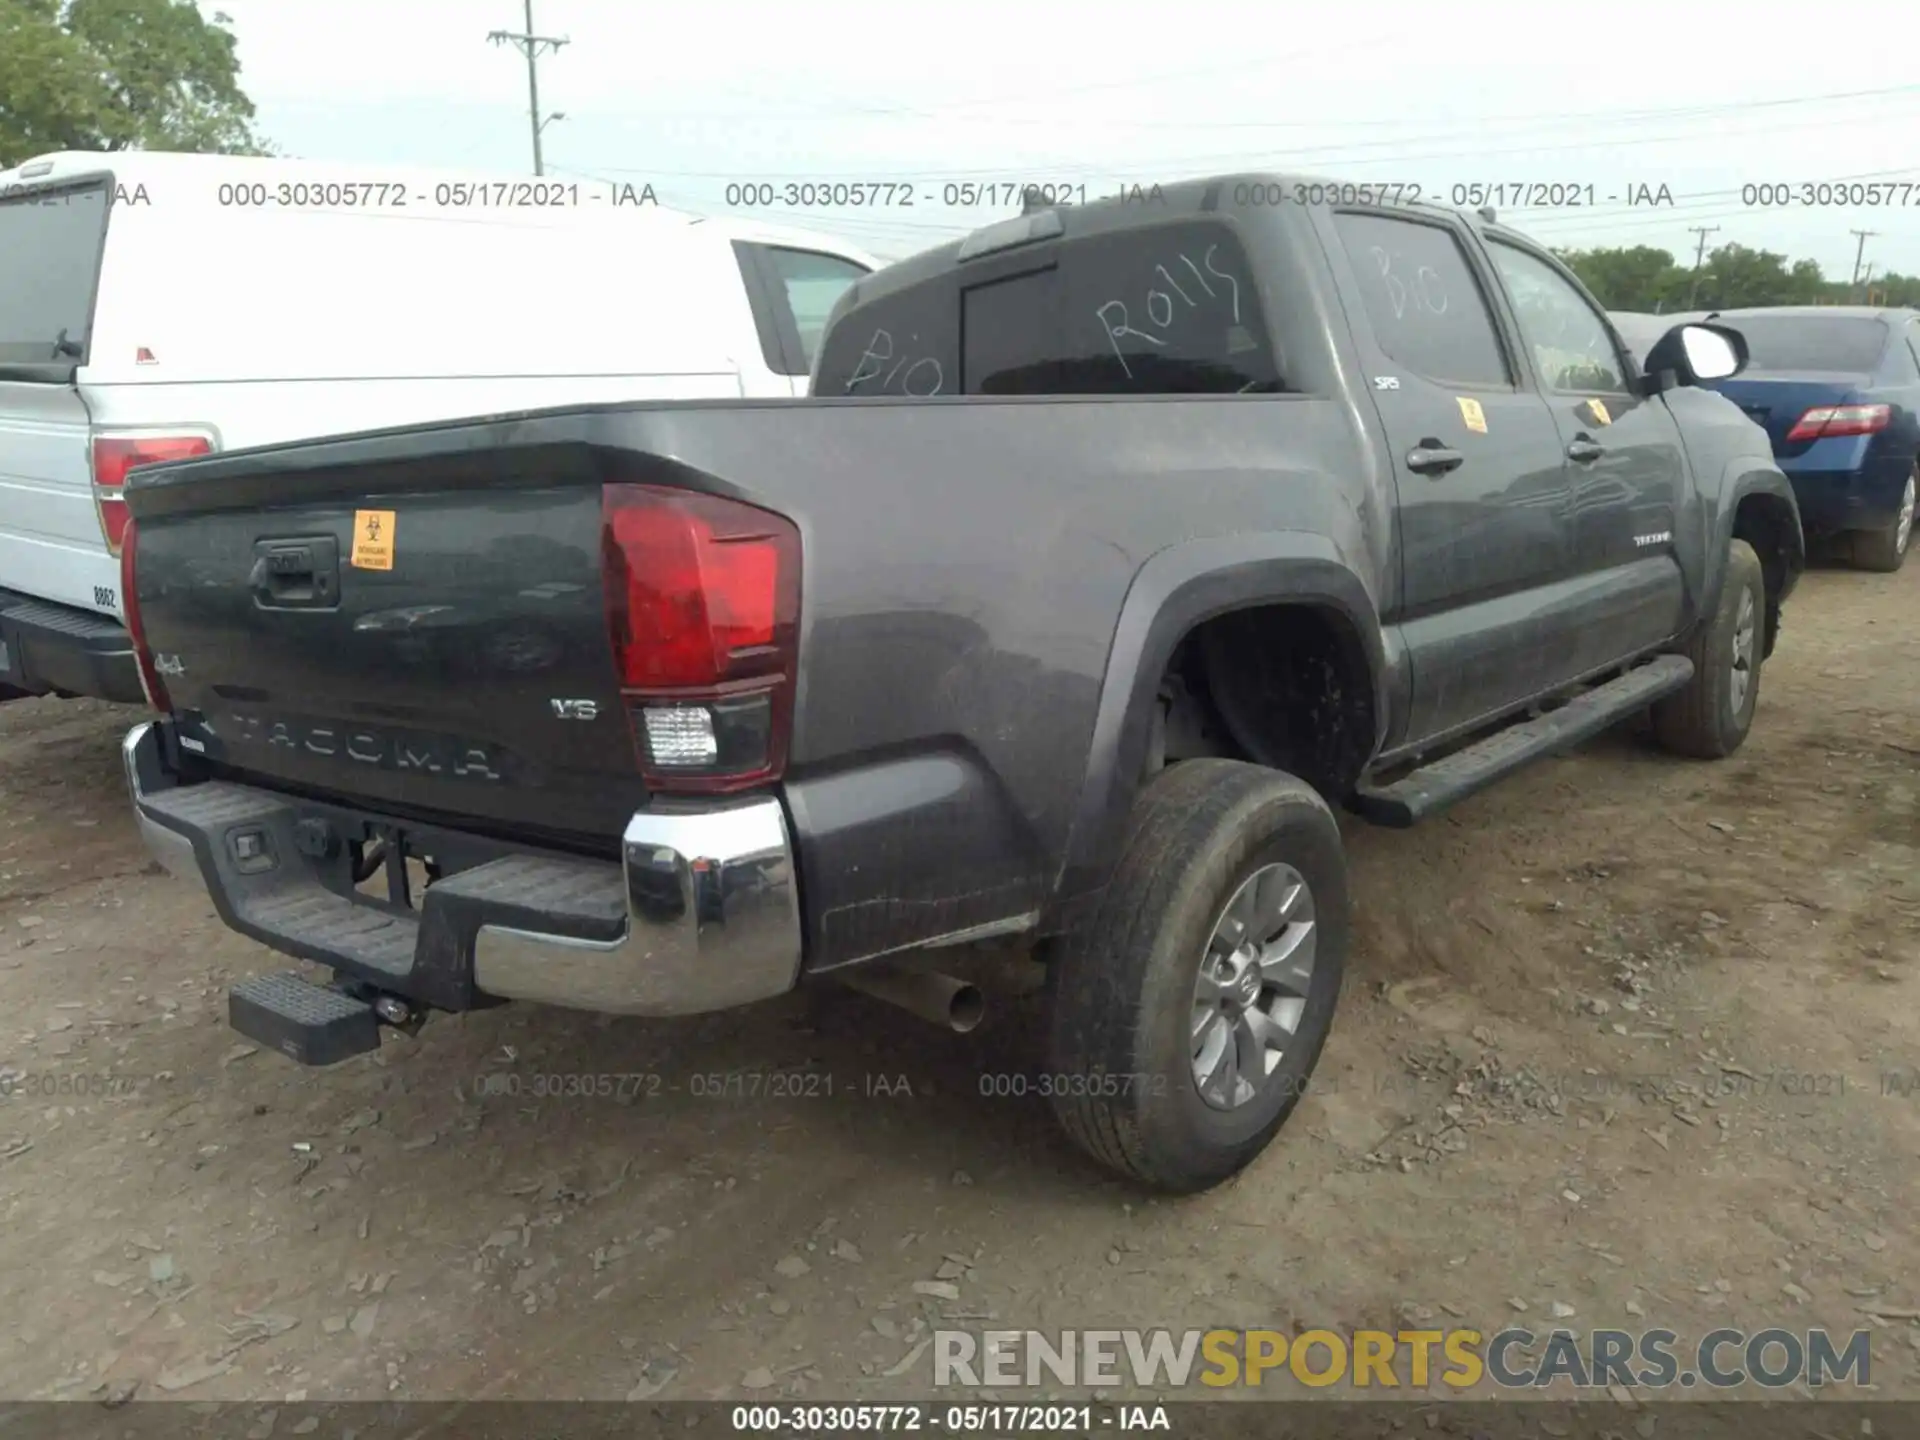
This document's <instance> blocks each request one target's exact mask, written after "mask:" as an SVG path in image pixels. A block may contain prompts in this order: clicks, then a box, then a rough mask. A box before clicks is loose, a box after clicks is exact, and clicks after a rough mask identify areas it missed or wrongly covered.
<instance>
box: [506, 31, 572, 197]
mask: <svg viewBox="0 0 1920 1440" xmlns="http://www.w3.org/2000/svg"><path fill="white" fill-rule="evenodd" d="M525 4H526V16H527V28H526V29H525V30H524V31H518V32H516V31H513V30H495V31H492V32H490V33H489V34H488V36H487V40H488V41H489V42H490V43H491V44H494V45H511V46H513V48H514V49H516V50H518V51H519V52H520V53H521V54H522V55H524V56H526V57H527V119H528V121H529V122H530V123H531V124H532V126H533V173H534V174H536V175H544V174H546V169H545V167H544V166H543V165H542V163H541V160H540V132H541V131H542V130H544V129H546V128H547V125H548V123H549V122H550V121H553V120H559V119H562V118H563V117H562V116H559V115H544V116H543V115H542V114H541V113H540V56H541V55H542V53H551V52H553V51H556V50H558V49H559V48H560V47H561V46H562V45H566V44H568V43H570V42H569V41H568V39H567V37H566V36H564V35H537V34H535V33H534V29H533V0H525Z"/></svg>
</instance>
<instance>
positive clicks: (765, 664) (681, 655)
mask: <svg viewBox="0 0 1920 1440" xmlns="http://www.w3.org/2000/svg"><path fill="white" fill-rule="evenodd" d="M602 519H603V528H602V535H601V541H602V551H603V559H602V567H603V579H604V582H605V585H606V601H607V626H608V630H609V633H610V634H611V636H612V639H613V654H614V661H615V663H616V665H617V666H618V669H619V674H620V689H621V693H622V694H623V695H624V696H625V697H626V702H627V713H628V716H629V718H630V719H631V721H632V723H633V727H634V742H635V745H636V747H637V749H638V751H639V756H640V768H641V772H642V774H643V775H644V776H645V778H646V780H647V783H648V784H649V785H651V786H653V787H655V788H658V789H664V790H682V791H706V792H712V791H725V790H739V789H744V788H745V787H747V786H750V785H758V784H763V783H764V782H766V781H768V780H774V779H778V778H779V776H780V774H781V772H782V771H783V770H784V769H785V767H786V760H787V737H788V731H789V729H790V728H791V724H792V719H793V690H794V672H795V665H796V661H797V659H798V647H799V640H798V633H799V622H800V532H799V530H798V529H797V528H795V526H794V524H793V522H792V521H791V520H788V519H787V518H786V517H784V516H781V515H775V514H773V513H772V512H771V511H768V510H762V509H760V508H759V507H757V506H753V505H746V504H743V503H741V502H740V501H737V500H725V499H721V498H720V497H718V496H714V495H702V494H697V493H694V492H692V491H685V490H668V489H662V488H659V487H656V486H651V485H626V484H615V485H608V486H607V487H606V488H605V491H604V496H603V502H602Z"/></svg>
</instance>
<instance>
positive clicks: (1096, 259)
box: [813, 219, 1291, 397]
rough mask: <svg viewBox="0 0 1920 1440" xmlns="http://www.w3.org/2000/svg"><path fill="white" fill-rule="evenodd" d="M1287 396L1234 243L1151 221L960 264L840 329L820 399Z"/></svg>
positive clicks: (1216, 233)
mask: <svg viewBox="0 0 1920 1440" xmlns="http://www.w3.org/2000/svg"><path fill="white" fill-rule="evenodd" d="M1290 389H1291V387H1290V386H1289V385H1288V383H1287V380H1286V377H1285V375H1284V373H1283V367H1282V366H1281V364H1280V361H1279V358H1278V357H1277V355H1276V353H1275V348H1274V344H1273V339H1272V336H1271V334H1270V332H1269V330H1268V327H1267V324H1266V318H1265V316H1264V315H1263V314H1262V312H1261V308H1260V299H1259V288H1258V286H1257V284H1256V282H1255V279H1254V274H1253V269H1252V267H1251V265H1250V264H1249V263H1248V261H1247V257H1246V255H1245V253H1244V252H1243V250H1242V248H1241V246H1240V243H1239V241H1238V239H1237V238H1236V236H1235V235H1234V233H1233V231H1232V230H1231V229H1230V228H1229V227H1228V226H1227V225H1226V224H1224V223H1222V222H1220V221H1217V220H1193V219H1182V220H1173V221H1156V222H1154V223H1148V224H1141V225H1137V226H1131V227H1127V228H1121V229H1115V230H1108V231H1096V232H1093V233H1090V234H1085V235H1080V236H1075V235H1072V234H1068V235H1066V236H1064V237H1063V238H1061V239H1059V240H1050V241H1044V242H1041V243H1039V244H1036V245H1033V246H1031V247H1022V248H1020V249H1016V250H1009V251H1006V252H1003V253H996V254H989V255H986V256H983V257H981V258H980V259H979V260H975V261H969V262H966V263H954V264H951V265H949V266H947V267H945V268H943V269H941V270H939V271H938V272H936V273H935V274H933V275H931V276H930V277H929V278H928V279H927V280H925V281H923V282H920V283H918V284H913V285H909V286H906V287H904V288H902V289H900V290H896V291H893V292H891V293H888V294H883V295H880V296H877V297H875V298H874V299H872V300H870V301H868V302H866V303H864V304H861V305H859V306H857V307H856V308H854V309H852V310H850V311H848V312H847V313H846V314H845V315H843V316H842V317H841V318H840V320H839V321H838V323H836V324H835V325H834V326H833V327H832V329H831V330H830V331H829V332H828V334H827V338H826V343H825V348H824V350H823V351H822V353H821V356H820V363H819V366H818V368H817V371H816V374H815V377H814V386H813V393H814V394H815V395H816V396H849V395H850V396H922V397H925V396H934V395H1235V394H1277V393H1282V392H1287V391H1289V390H1290Z"/></svg>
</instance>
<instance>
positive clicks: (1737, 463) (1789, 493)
mask: <svg viewBox="0 0 1920 1440" xmlns="http://www.w3.org/2000/svg"><path fill="white" fill-rule="evenodd" d="M1755 495H1765V496H1769V497H1771V498H1773V499H1775V500H1779V501H1781V502H1783V503H1784V505H1785V506H1786V508H1787V511H1788V512H1789V513H1790V514H1791V515H1792V517H1793V525H1792V527H1791V529H1790V530H1788V531H1787V532H1786V534H1785V536H1784V537H1783V538H1784V539H1785V541H1786V549H1787V554H1786V560H1787V567H1786V574H1785V575H1784V576H1783V577H1782V584H1781V589H1780V593H1779V595H1778V596H1777V597H1775V599H1776V601H1784V600H1785V599H1786V598H1787V595H1788V594H1789V593H1791V592H1792V590H1793V587H1794V585H1795V584H1796V583H1798V581H1799V579H1800V575H1801V573H1802V572H1803V571H1804V570H1805V569H1806V566H1807V541H1806V535H1805V534H1804V533H1803V532H1802V530H1801V528H1800V505H1799V502H1798V501H1797V500H1796V499H1795V498H1794V494H1793V484H1792V482H1791V481H1789V480H1788V479H1787V477H1786V475H1785V473H1784V472H1783V471H1781V470H1780V468H1779V467H1778V466H1777V465H1775V464H1774V463H1773V461H1772V459H1771V457H1769V458H1768V459H1766V460H1761V459H1759V458H1757V457H1753V456H1742V457H1740V458H1738V459H1736V460H1733V461H1730V462H1729V463H1728V465H1727V468H1726V470H1725V471H1724V472H1722V475H1721V484H1720V494H1719V497H1718V502H1717V503H1718V506H1719V512H1718V513H1717V514H1716V515H1715V516H1714V517H1713V526H1712V529H1711V531H1710V532H1709V533H1710V534H1711V535H1712V537H1713V543H1712V544H1711V545H1709V546H1708V547H1707V553H1706V554H1705V555H1704V556H1702V557H1701V561H1702V564H1701V585H1700V601H1699V604H1698V606H1697V607H1696V609H1695V612H1694V614H1695V621H1696V623H1699V622H1702V621H1704V619H1705V618H1706V617H1707V616H1710V615H1712V614H1714V613H1715V612H1716V611H1717V610H1718V609H1719V606H1720V590H1721V587H1722V586H1723V585H1725V584H1726V577H1727V554H1728V551H1729V549H1730V547H1731V546H1732V544H1733V526H1734V521H1735V520H1736V519H1737V518H1738V515H1739V510H1740V505H1741V502H1742V501H1745V500H1747V499H1748V498H1750V497H1752V496H1755ZM1776 608H1777V607H1776ZM1777 630H1778V626H1777V624H1776V625H1773V626H1771V627H1770V629H1769V632H1768V644H1769V648H1770V647H1771V644H1772V641H1773V638H1774V635H1775V634H1776V633H1777Z"/></svg>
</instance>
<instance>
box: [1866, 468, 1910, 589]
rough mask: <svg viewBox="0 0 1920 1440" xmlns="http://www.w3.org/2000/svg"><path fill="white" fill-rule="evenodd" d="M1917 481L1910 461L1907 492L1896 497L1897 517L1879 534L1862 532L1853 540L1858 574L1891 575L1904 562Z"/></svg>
mask: <svg viewBox="0 0 1920 1440" xmlns="http://www.w3.org/2000/svg"><path fill="white" fill-rule="evenodd" d="M1917 479H1920V460H1916V461H1914V465H1913V473H1912V474H1910V475H1908V476H1907V488H1906V489H1905V490H1904V491H1903V492H1902V493H1901V496H1900V513H1899V514H1898V515H1896V516H1895V517H1894V518H1893V521H1892V523H1891V524H1889V525H1887V526H1886V527H1885V528H1884V529H1880V530H1862V531H1860V532H1859V533H1858V534H1856V535H1855V536H1854V537H1853V563H1854V564H1855V565H1858V566H1859V567H1860V568H1861V569H1862V570H1877V571H1879V572H1880V573H1881V574H1883V575H1891V574H1892V573H1893V572H1894V571H1896V570H1898V569H1899V568H1900V567H1901V566H1902V565H1904V564H1906V562H1907V551H1908V550H1909V549H1910V548H1911V547H1912V545H1913V502H1914V491H1915V488H1916V486H1915V482H1916V480H1917Z"/></svg>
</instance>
